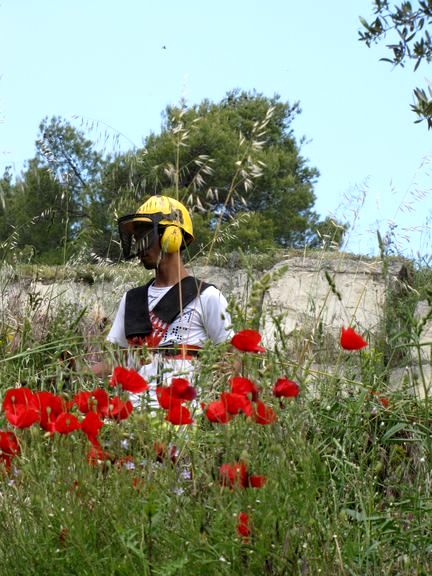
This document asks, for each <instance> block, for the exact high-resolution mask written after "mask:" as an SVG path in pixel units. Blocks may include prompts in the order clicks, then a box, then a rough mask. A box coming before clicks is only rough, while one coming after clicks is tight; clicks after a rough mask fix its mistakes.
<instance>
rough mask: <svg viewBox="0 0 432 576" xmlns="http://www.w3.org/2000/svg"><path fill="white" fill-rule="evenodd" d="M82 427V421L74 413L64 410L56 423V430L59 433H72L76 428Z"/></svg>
mask: <svg viewBox="0 0 432 576" xmlns="http://www.w3.org/2000/svg"><path fill="white" fill-rule="evenodd" d="M80 428H81V422H80V421H79V420H78V418H77V417H76V416H74V414H70V413H69V412H62V413H61V414H59V415H58V416H57V418H56V421H55V423H54V430H55V431H56V432H58V433H59V434H70V433H71V432H73V431H74V430H79V429H80Z"/></svg>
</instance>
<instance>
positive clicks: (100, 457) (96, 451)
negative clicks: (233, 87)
mask: <svg viewBox="0 0 432 576" xmlns="http://www.w3.org/2000/svg"><path fill="white" fill-rule="evenodd" d="M107 460H109V461H110V462H113V457H112V456H111V454H109V453H108V452H105V451H104V450H103V448H102V446H101V445H100V444H99V443H97V444H93V445H92V447H91V448H90V450H89V452H88V454H87V462H88V463H89V464H91V465H92V466H96V464H103V463H104V462H106V461H107Z"/></svg>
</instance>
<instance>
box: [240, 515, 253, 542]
mask: <svg viewBox="0 0 432 576" xmlns="http://www.w3.org/2000/svg"><path fill="white" fill-rule="evenodd" d="M237 534H238V535H239V536H241V538H242V539H243V542H244V543H247V542H248V541H249V536H250V535H251V528H250V521H249V515H248V514H246V512H240V514H239V515H238V517H237Z"/></svg>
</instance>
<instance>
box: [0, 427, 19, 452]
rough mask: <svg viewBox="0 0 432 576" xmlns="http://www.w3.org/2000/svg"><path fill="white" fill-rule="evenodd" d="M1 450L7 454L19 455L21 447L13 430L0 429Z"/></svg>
mask: <svg viewBox="0 0 432 576" xmlns="http://www.w3.org/2000/svg"><path fill="white" fill-rule="evenodd" d="M0 452H1V453H2V454H4V455H6V456H18V455H19V453H20V447H19V444H18V438H17V437H16V436H15V434H14V433H13V432H2V431H0Z"/></svg>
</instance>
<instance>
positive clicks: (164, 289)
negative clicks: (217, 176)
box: [93, 196, 232, 405]
mask: <svg viewBox="0 0 432 576" xmlns="http://www.w3.org/2000/svg"><path fill="white" fill-rule="evenodd" d="M118 225H119V232H120V239H121V244H122V249H123V255H124V257H125V258H126V259H130V258H133V257H138V258H139V259H140V260H141V262H142V264H143V266H144V267H145V268H146V269H147V270H155V276H154V279H153V280H152V281H151V282H150V283H148V284H146V285H145V286H141V287H139V288H134V289H132V290H129V291H128V292H127V293H125V294H124V295H123V297H122V299H121V301H120V305H119V308H118V310H117V314H116V317H115V319H114V322H113V325H112V327H111V330H110V332H109V334H108V336H107V339H108V341H110V342H112V343H113V344H117V345H119V346H120V347H122V348H124V349H126V348H127V349H128V350H129V354H128V365H129V367H133V368H135V369H136V370H137V371H138V372H139V373H140V374H141V375H142V376H143V377H144V378H145V379H146V380H147V381H148V382H149V385H150V398H151V404H152V405H155V401H156V396H155V387H156V386H157V385H160V384H169V383H170V380H171V378H172V377H173V376H181V377H186V378H189V379H192V377H193V372H194V367H195V362H196V357H197V356H198V354H199V349H200V348H201V347H202V346H203V345H204V343H205V342H206V341H208V340H211V341H212V342H214V343H215V344H220V343H222V342H225V341H227V340H229V339H230V338H231V337H232V330H231V328H230V325H231V319H230V316H229V313H228V312H227V301H226V299H225V298H224V296H223V295H222V294H221V292H220V291H219V290H218V289H217V288H216V287H215V286H212V285H209V284H207V283H205V282H202V281H201V280H198V279H196V278H194V277H193V276H190V275H189V273H188V271H187V270H186V268H185V266H184V263H183V260H182V257H181V252H182V250H184V249H185V248H186V247H187V246H188V245H189V244H190V243H191V242H192V241H193V240H194V236H193V228H192V221H191V217H190V215H189V213H188V211H187V209H186V208H185V206H183V204H181V203H180V202H178V201H177V200H175V199H173V198H170V197H168V196H152V197H150V198H149V199H148V200H147V201H146V202H144V204H143V205H142V206H140V207H139V208H138V210H137V212H136V213H134V214H129V215H127V216H123V217H122V218H120V219H119V222H118ZM93 372H94V373H95V374H96V375H103V374H104V373H105V374H106V373H107V365H102V364H98V365H95V366H94V367H93ZM133 400H134V401H135V403H139V402H140V401H141V398H137V397H135V398H133Z"/></svg>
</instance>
